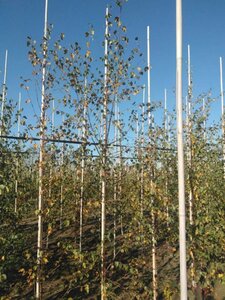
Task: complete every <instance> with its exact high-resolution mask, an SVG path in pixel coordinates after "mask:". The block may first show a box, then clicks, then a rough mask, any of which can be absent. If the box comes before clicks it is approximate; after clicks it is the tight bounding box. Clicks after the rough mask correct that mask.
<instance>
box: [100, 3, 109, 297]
mask: <svg viewBox="0 0 225 300" xmlns="http://www.w3.org/2000/svg"><path fill="white" fill-rule="evenodd" d="M108 17H109V12H108V7H107V8H106V28H105V70H104V72H105V77H104V99H103V115H102V122H103V124H102V125H103V145H102V147H103V148H102V168H101V189H102V201H101V300H105V299H106V298H107V296H106V282H105V281H106V268H105V223H106V215H105V202H106V171H107V170H106V168H107V106H108V92H107V84H108V33H109V28H108Z"/></svg>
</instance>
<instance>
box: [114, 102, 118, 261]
mask: <svg viewBox="0 0 225 300" xmlns="http://www.w3.org/2000/svg"><path fill="white" fill-rule="evenodd" d="M117 113H118V110H117V97H116V98H115V107H114V142H115V143H116V144H117V138H118V114H117ZM114 155H115V166H114V190H113V193H114V194H113V202H114V208H113V259H115V257H116V227H117V223H116V215H117V214H116V212H117V209H116V207H117V181H118V178H117V155H118V149H117V147H114Z"/></svg>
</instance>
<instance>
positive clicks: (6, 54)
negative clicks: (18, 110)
mask: <svg viewBox="0 0 225 300" xmlns="http://www.w3.org/2000/svg"><path fill="white" fill-rule="evenodd" d="M7 64H8V50H6V51H5V68H4V78H3V87H2V108H1V124H0V125H1V127H0V135H2V134H3V132H4V108H5V97H6V76H7Z"/></svg>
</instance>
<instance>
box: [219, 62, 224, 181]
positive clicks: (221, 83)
mask: <svg viewBox="0 0 225 300" xmlns="http://www.w3.org/2000/svg"><path fill="white" fill-rule="evenodd" d="M220 96H221V115H222V143H223V171H224V179H225V118H224V90H223V59H222V57H220Z"/></svg>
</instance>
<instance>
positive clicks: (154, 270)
mask: <svg viewBox="0 0 225 300" xmlns="http://www.w3.org/2000/svg"><path fill="white" fill-rule="evenodd" d="M147 64H148V127H149V128H148V129H149V138H150V139H151V137H150V131H151V127H152V124H153V123H154V122H153V120H151V118H152V116H151V79H150V70H151V63H150V29H149V26H148V27H147ZM150 172H151V173H153V171H151V170H150ZM150 176H151V189H152V184H153V174H150ZM151 203H152V208H151V219H152V220H151V221H152V287H153V299H154V300H156V299H157V267H156V239H155V214H154V199H153V197H152V198H151Z"/></svg>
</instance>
